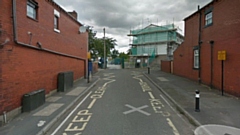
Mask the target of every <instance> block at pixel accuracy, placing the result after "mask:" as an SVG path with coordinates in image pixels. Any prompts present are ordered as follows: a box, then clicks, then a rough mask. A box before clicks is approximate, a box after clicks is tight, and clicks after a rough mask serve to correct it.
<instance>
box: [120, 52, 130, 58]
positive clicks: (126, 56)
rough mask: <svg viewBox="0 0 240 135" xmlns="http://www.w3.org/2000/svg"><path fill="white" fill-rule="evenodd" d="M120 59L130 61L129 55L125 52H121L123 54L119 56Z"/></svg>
mask: <svg viewBox="0 0 240 135" xmlns="http://www.w3.org/2000/svg"><path fill="white" fill-rule="evenodd" d="M119 58H124V59H128V58H129V55H128V54H125V53H124V52H121V53H120V54H119Z"/></svg>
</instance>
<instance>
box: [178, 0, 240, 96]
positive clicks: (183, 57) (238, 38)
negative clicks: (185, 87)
mask: <svg viewBox="0 0 240 135" xmlns="http://www.w3.org/2000/svg"><path fill="white" fill-rule="evenodd" d="M239 5H240V1H239V0H232V1H228V0H215V1H214V2H213V3H211V4H209V5H207V6H205V7H204V8H203V9H202V14H203V16H202V20H201V21H202V29H201V30H202V34H201V41H202V44H201V81H202V83H204V84H207V85H213V87H215V88H217V89H221V84H222V78H221V75H222V72H221V67H222V66H221V61H219V60H218V51H221V50H226V52H227V60H226V61H224V81H223V82H224V83H223V84H224V90H225V91H226V92H228V93H230V94H233V95H235V96H240V85H239V80H240V70H239V68H240V59H239V58H240V53H239V49H240V47H239V46H240V15H239V13H240V8H239V7H238V6H239ZM211 7H213V24H212V26H209V27H205V26H204V21H205V20H204V19H205V18H204V11H205V10H207V9H208V8H211ZM198 16H199V14H193V15H192V16H191V17H189V18H188V19H186V20H185V32H186V35H185V41H184V43H183V44H182V45H181V46H180V47H179V48H178V49H177V50H176V51H175V53H174V73H175V74H177V75H181V76H184V77H187V78H191V79H193V80H197V79H198V70H194V69H192V68H193V46H196V45H198V42H197V41H198V37H197V36H198V31H197V30H198ZM211 40H212V41H214V45H213V49H212V52H213V53H212V56H213V57H211V45H210V41H211ZM211 61H212V64H213V65H212V66H211ZM211 75H212V80H211Z"/></svg>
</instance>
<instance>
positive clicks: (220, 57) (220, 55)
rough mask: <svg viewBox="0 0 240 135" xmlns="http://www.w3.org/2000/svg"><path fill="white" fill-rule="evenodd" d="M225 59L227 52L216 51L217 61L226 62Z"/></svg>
mask: <svg viewBox="0 0 240 135" xmlns="http://www.w3.org/2000/svg"><path fill="white" fill-rule="evenodd" d="M226 59H227V52H226V51H225V50H223V51H218V60H226Z"/></svg>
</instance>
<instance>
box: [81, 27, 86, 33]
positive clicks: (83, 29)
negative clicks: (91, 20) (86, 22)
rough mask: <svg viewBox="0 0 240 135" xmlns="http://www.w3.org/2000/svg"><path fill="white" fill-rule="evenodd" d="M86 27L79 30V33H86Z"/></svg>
mask: <svg viewBox="0 0 240 135" xmlns="http://www.w3.org/2000/svg"><path fill="white" fill-rule="evenodd" d="M86 29H87V28H86V27H85V26H81V27H80V28H79V32H80V33H84V32H86Z"/></svg>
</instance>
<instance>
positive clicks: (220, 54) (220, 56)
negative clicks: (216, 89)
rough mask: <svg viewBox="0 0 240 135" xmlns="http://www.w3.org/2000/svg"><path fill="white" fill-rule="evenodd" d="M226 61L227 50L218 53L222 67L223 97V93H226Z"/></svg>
mask: <svg viewBox="0 0 240 135" xmlns="http://www.w3.org/2000/svg"><path fill="white" fill-rule="evenodd" d="M226 59H227V52H226V51H225V50H223V51H218V60H221V65H222V84H221V89H222V96H223V93H224V88H223V83H224V61H225V60H226Z"/></svg>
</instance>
